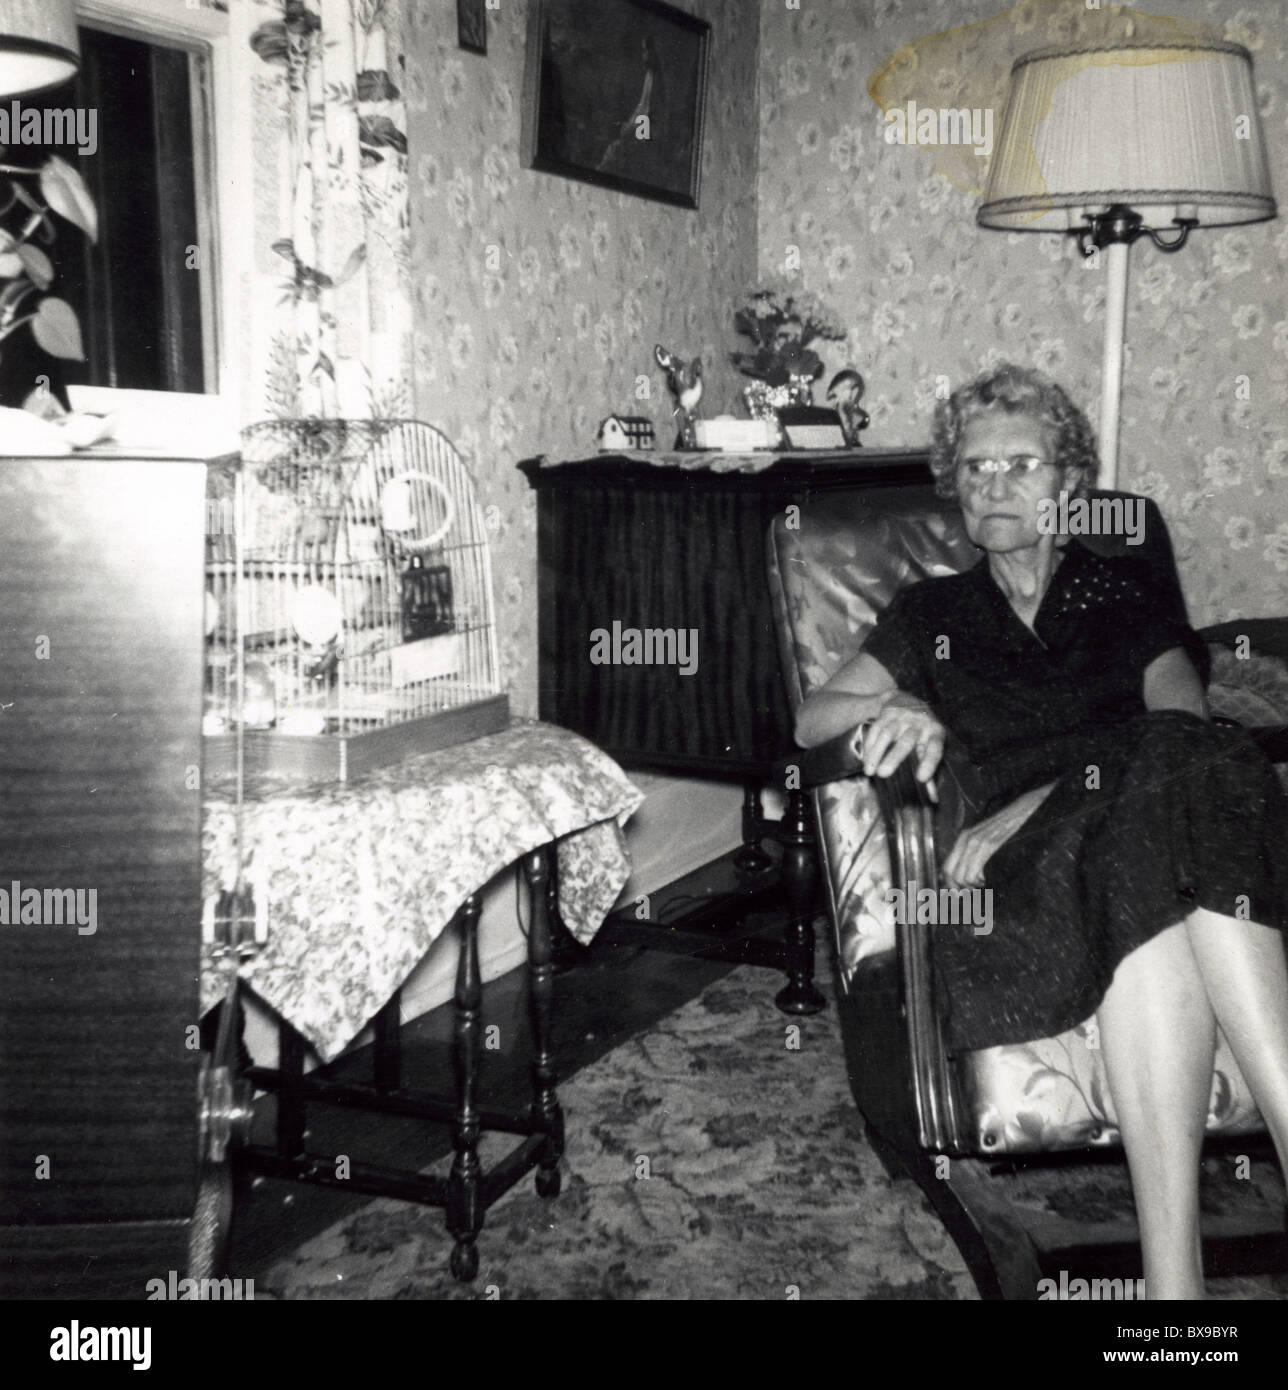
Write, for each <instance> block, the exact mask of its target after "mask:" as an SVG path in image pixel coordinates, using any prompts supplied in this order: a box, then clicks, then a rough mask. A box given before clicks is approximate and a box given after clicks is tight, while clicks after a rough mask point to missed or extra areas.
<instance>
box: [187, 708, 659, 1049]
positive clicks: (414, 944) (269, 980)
mask: <svg viewBox="0 0 1288 1390" xmlns="http://www.w3.org/2000/svg"><path fill="white" fill-rule="evenodd" d="M642 800H643V797H642V796H641V794H640V792H639V791H638V790H637V789H636V788H635V787H634V786H633V785H632V783H631V782H629V781H628V780H627V779H626V776H625V775H624V774H623V772H622V770H621V769H620V768H619V767H618V766H617V764H616V763H615V762H614V761H613V760H612V759H611V758H609V757H608V756H607V755H606V754H604V753H602V752H600V750H599V749H598V748H596V747H595V746H594V745H593V744H591V743H588V742H587V741H586V740H585V739H583V738H581V737H579V736H578V735H576V734H572V733H569V732H568V731H567V730H565V729H559V728H555V727H554V726H553V725H549V724H541V723H537V722H535V721H515V722H514V723H513V724H512V725H511V726H510V727H509V728H508V729H506V730H503V731H502V732H501V733H497V734H491V735H488V736H487V737H485V738H479V739H475V740H473V741H472V742H470V743H464V744H459V745H458V746H456V747H454V748H448V749H443V750H441V751H439V752H435V753H427V754H424V755H421V756H419V757H414V758H407V759H404V760H403V761H401V762H398V763H394V764H391V765H389V766H388V767H384V768H380V769H378V770H376V771H374V772H371V773H369V774H367V775H366V776H364V777H362V778H360V779H358V780H355V781H352V782H349V783H347V784H345V783H337V782H330V783H323V784H313V785H302V784H299V783H292V782H285V781H274V780H270V779H264V780H263V781H262V782H260V783H259V784H258V785H255V786H250V787H248V788H247V790H246V797H245V803H244V808H243V817H242V825H241V834H240V843H241V857H240V863H241V865H242V868H243V876H244V877H243V881H244V883H245V884H246V885H247V886H249V888H250V890H251V893H252V895H253V898H254V903H255V905H256V909H257V910H258V912H259V913H260V914H261V916H262V917H263V919H264V920H265V922H266V925H267V931H268V937H267V941H266V943H265V944H264V945H263V946H262V947H261V949H260V950H259V952H258V953H257V954H256V955H255V956H254V957H253V958H251V959H250V960H248V961H247V962H245V963H244V964H243V966H242V968H241V978H242V980H243V981H244V982H245V983H246V984H247V985H249V986H250V987H251V988H252V989H253V990H254V991H255V993H256V994H257V995H259V997H260V998H261V999H263V1000H264V1001H265V1002H266V1003H267V1004H269V1005H270V1006H271V1007H272V1008H274V1009H275V1010H277V1012H278V1013H279V1014H281V1015H282V1016H283V1017H284V1018H285V1019H287V1021H288V1022H290V1023H291V1024H292V1025H293V1026H294V1027H295V1028H297V1029H298V1030H299V1032H300V1033H301V1034H302V1035H303V1036H304V1038H305V1039H306V1040H307V1041H308V1042H309V1043H311V1044H312V1046H313V1047H314V1048H315V1049H316V1050H317V1052H318V1055H319V1056H320V1057H321V1058H322V1060H323V1061H324V1062H325V1061H330V1060H331V1059H332V1058H333V1057H336V1056H337V1055H338V1054H339V1053H340V1052H342V1051H343V1050H344V1048H345V1046H347V1045H348V1043H349V1042H351V1041H352V1039H353V1038H354V1037H355V1036H356V1035H357V1034H358V1033H359V1032H360V1031H361V1030H362V1028H363V1027H364V1026H365V1025H366V1024H367V1022H368V1021H369V1020H370V1019H371V1017H372V1016H373V1015H374V1014H375V1013H376V1012H377V1011H378V1010H379V1009H380V1008H381V1007H382V1005H383V1004H384V1003H385V1001H386V1000H387V999H388V998H389V997H390V995H392V994H393V992H394V990H395V989H397V988H398V987H399V986H400V985H401V984H402V982H403V981H404V980H405V979H406V978H407V976H408V975H409V974H410V973H411V971H412V969H413V967H414V966H415V965H416V964H417V963H418V962H419V961H420V959H421V957H422V956H423V955H424V954H425V952H426V950H427V949H428V948H429V946H430V944H431V943H432V942H433V941H434V940H435V938H436V937H437V936H438V935H439V934H440V933H441V932H442V931H443V930H444V928H445V927H446V926H447V925H448V923H449V922H450V921H451V920H452V918H453V916H454V915H455V913H456V911H457V909H458V908H459V907H460V906H461V904H462V902H464V900H465V899H466V898H467V897H468V896H469V895H470V894H471V893H473V892H474V891H475V890H476V889H478V888H480V887H482V886H483V884H485V883H486V882H487V881H488V880H489V879H491V878H492V877H494V876H495V875H496V874H497V873H499V872H501V870H503V869H505V868H506V867H507V866H508V865H510V864H513V863H514V862H515V861H516V860H517V859H518V858H520V857H521V856H522V855H524V854H527V853H529V852H531V851H532V850H534V849H538V848H539V847H541V846H542V845H547V844H551V843H554V844H555V845H556V846H557V852H558V883H559V910H560V914H561V916H562V918H563V920H564V922H565V924H566V925H567V927H568V929H569V930H570V931H571V932H572V933H573V935H574V936H575V937H576V938H577V939H578V940H579V941H581V942H583V943H584V942H588V941H589V940H591V938H592V937H593V936H594V935H595V933H596V932H597V931H598V929H599V927H600V925H601V924H602V922H603V920H604V917H605V916H606V915H607V913H608V911H609V909H610V908H611V907H612V905H613V903H614V902H615V901H616V899H617V895H618V893H619V892H620V891H621V888H622V885H623V884H624V883H625V882H626V879H627V877H628V875H629V865H628V862H627V857H626V849H625V844H624V841H623V838H622V833H621V826H622V825H623V824H624V823H625V822H626V820H627V819H628V818H629V817H630V816H631V815H632V814H633V813H634V812H635V810H636V809H637V808H638V807H639V805H640V802H641V801H642ZM238 838H239V837H238V818H237V805H236V798H235V789H234V787H233V786H232V785H231V783H229V784H224V785H213V786H209V787H207V789H206V792H205V807H204V816H203V823H202V852H203V861H204V876H203V888H202V892H203V895H204V897H205V904H206V910H205V917H206V931H205V932H203V937H204V938H205V940H204V942H203V956H202V979H201V1002H202V1008H203V1010H204V1009H207V1008H210V1007H211V1006H212V1005H214V1004H215V1003H217V1002H218V1001H219V999H220V998H222V997H223V994H224V991H225V989H226V988H227V974H226V966H225V963H224V958H223V956H222V955H221V954H220V953H219V952H218V951H217V949H216V947H215V944H214V941H213V924H214V908H215V901H216V899H217V898H218V896H219V894H220V893H221V891H225V892H226V891H231V890H232V889H233V887H234V885H235V884H236V882H237V873H238V865H239V856H238Z"/></svg>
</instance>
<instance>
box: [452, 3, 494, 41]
mask: <svg viewBox="0 0 1288 1390" xmlns="http://www.w3.org/2000/svg"><path fill="white" fill-rule="evenodd" d="M456 43H457V46H458V47H459V48H464V49H466V50H467V51H468V52H470V53H484V54H485V53H486V52H487V10H486V9H485V8H484V0H456Z"/></svg>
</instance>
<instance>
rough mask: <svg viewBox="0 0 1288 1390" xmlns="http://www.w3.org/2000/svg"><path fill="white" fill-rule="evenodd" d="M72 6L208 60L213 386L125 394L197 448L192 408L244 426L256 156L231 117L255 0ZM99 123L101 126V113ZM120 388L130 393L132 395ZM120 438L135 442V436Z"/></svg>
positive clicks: (202, 208)
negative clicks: (245, 286)
mask: <svg viewBox="0 0 1288 1390" xmlns="http://www.w3.org/2000/svg"><path fill="white" fill-rule="evenodd" d="M75 9H76V20H77V23H78V24H89V25H93V26H94V27H97V28H102V29H107V30H110V31H115V32H117V33H120V34H124V35H126V36H129V37H132V38H139V39H143V40H148V41H152V42H160V43H166V44H172V45H175V46H177V47H181V48H186V49H189V50H190V51H194V52H199V53H203V54H204V55H205V57H206V73H205V81H204V82H194V83H193V84H192V100H193V128H194V130H197V131H204V133H205V138H204V139H198V141H197V149H196V151H195V154H196V161H195V167H196V181H197V185H198V186H197V190H196V191H197V200H196V201H197V225H198V229H199V230H198V239H199V242H200V244H201V254H202V261H201V277H202V278H201V304H202V316H203V330H202V337H203V351H202V357H203V367H204V376H205V380H206V390H205V391H204V392H203V393H202V394H201V395H197V396H194V395H188V394H184V393H180V392H173V391H155V392H139V391H131V392H129V393H128V398H130V399H133V400H134V401H136V402H137V400H138V398H140V397H143V398H145V399H153V398H155V402H156V407H157V409H158V411H159V412H160V413H161V414H162V415H163V416H165V417H166V418H170V417H173V418H174V421H175V428H176V444H178V443H179V442H180V440H182V441H183V443H184V446H185V449H186V451H188V452H191V450H192V447H193V442H192V417H191V414H190V413H188V412H189V411H190V410H191V408H192V407H193V406H196V407H198V408H199V409H200V410H201V411H202V413H203V414H204V413H205V411H207V410H208V411H209V412H210V419H211V423H212V426H214V427H216V428H217V426H216V422H222V425H223V430H221V431H220V432H221V433H224V432H226V430H227V429H229V428H232V429H234V430H235V429H236V427H237V426H239V425H240V424H241V423H243V414H242V406H243V402H242V401H241V400H240V390H241V387H240V380H239V374H238V364H237V362H236V359H235V357H234V354H233V353H232V351H231V348H232V335H233V333H234V331H235V326H236V325H237V323H238V322H239V321H240V320H241V317H242V312H243V307H244V306H243V302H242V291H241V274H240V273H239V272H240V270H241V269H244V268H248V267H250V266H251V265H252V264H253V258H254V216H253V213H254V205H253V201H252V197H251V190H252V182H253V180H252V170H253V163H252V153H253V152H252V149H251V122H250V121H249V120H243V121H237V120H235V119H234V118H233V113H234V112H235V111H236V109H237V107H236V102H235V100H234V76H235V74H234V67H233V62H234V59H233V54H234V51H235V48H234V46H235V44H237V43H238V42H239V41H240V44H241V54H242V55H243V56H242V62H243V63H244V62H245V61H246V58H247V57H248V56H249V53H250V50H249V48H248V47H247V44H246V40H247V39H248V38H249V33H248V32H246V33H242V32H241V31H242V30H243V29H245V28H246V26H247V23H248V20H249V15H248V14H247V11H248V10H249V9H250V6H248V5H246V4H245V3H244V0H230V9H229V12H228V13H224V12H222V11H219V10H212V9H189V8H188V6H187V4H185V3H184V0H76V6H75ZM99 122H100V131H101V127H102V113H101V112H100V113H99ZM101 138H102V135H101V134H100V139H101ZM239 171H240V177H238V172H239ZM207 316H208V317H207ZM104 393H107V394H106V395H104ZM110 394H114V393H113V392H112V388H97V389H96V391H95V396H96V397H98V396H100V395H104V399H107V398H108V397H109V396H110ZM121 394H122V399H125V398H126V393H121ZM185 420H186V429H185V428H183V423H184V421H185ZM120 442H121V443H122V444H125V445H128V442H129V441H128V440H126V439H122V440H121V441H120Z"/></svg>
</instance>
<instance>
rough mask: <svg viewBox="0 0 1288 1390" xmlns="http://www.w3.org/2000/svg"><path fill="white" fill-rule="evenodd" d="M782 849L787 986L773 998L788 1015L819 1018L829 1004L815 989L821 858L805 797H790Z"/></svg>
mask: <svg viewBox="0 0 1288 1390" xmlns="http://www.w3.org/2000/svg"><path fill="white" fill-rule="evenodd" d="M778 838H779V840H780V842H781V843H782V846H783V862H782V868H781V873H782V876H783V891H784V893H785V894H786V897H787V911H788V919H787V952H788V962H789V963H788V967H787V984H786V986H785V987H784V988H783V989H781V990H779V992H778V993H777V995H775V997H774V1003H775V1004H777V1005H778V1007H779V1008H780V1009H781V1010H782V1011H783V1013H785V1014H816V1013H818V1012H819V1010H820V1009H823V1008H826V1006H827V1001H826V1000H825V999H824V998H823V996H822V995H821V994H820V993H819V992H818V990H817V989H816V988H815V986H814V904H815V889H816V887H817V884H818V858H817V855H816V852H815V845H814V833H813V830H812V828H811V826H810V817H809V803H808V801H807V800H806V797H805V793H804V792H800V791H792V792H788V793H787V806H786V809H785V810H784V811H783V818H782V820H781V822H780V823H779V826H778Z"/></svg>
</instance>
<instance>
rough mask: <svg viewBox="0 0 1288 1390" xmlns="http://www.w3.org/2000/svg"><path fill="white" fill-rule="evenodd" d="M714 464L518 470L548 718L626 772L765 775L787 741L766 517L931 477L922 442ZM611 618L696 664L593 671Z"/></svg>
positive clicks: (634, 461)
mask: <svg viewBox="0 0 1288 1390" xmlns="http://www.w3.org/2000/svg"><path fill="white" fill-rule="evenodd" d="M711 457H712V460H713V461H712V463H710V464H706V463H705V462H701V461H700V462H699V464H698V466H693V465H694V464H695V460H694V456H692V455H689V456H687V457H685V456H657V455H643V456H635V457H631V456H628V455H617V454H613V455H603V454H601V455H599V456H597V457H595V458H589V459H583V460H575V461H570V462H566V463H560V464H557V465H552V464H549V463H543V461H542V460H541V459H528V460H525V461H524V462H523V463H522V464H520V465H519V466H520V467H521V468H522V469H523V471H524V473H525V474H526V475H527V478H528V481H529V482H530V483H531V485H532V486H533V487H534V488H535V489H536V491H537V507H538V512H537V517H538V521H537V525H538V532H537V535H538V540H537V554H538V565H539V604H540V650H541V666H540V702H541V704H540V708H541V717H542V718H543V719H548V720H550V721H551V722H552V723H555V724H562V725H563V726H564V727H566V728H569V729H574V730H576V731H577V732H578V733H581V734H584V735H585V736H586V737H587V738H589V739H591V740H592V741H594V742H595V743H597V744H599V746H600V747H602V748H603V749H605V750H606V751H607V752H608V753H611V754H612V755H613V757H615V758H617V759H618V760H619V761H620V762H622V763H623V764H624V765H625V766H627V767H647V768H656V769H660V770H671V771H677V772H684V773H688V774H690V775H707V776H717V777H733V778H739V779H745V778H763V777H765V776H766V775H767V773H768V771H769V769H770V767H771V766H772V764H773V763H774V762H775V761H776V760H777V759H778V758H780V757H782V756H784V755H785V754H787V753H788V752H790V751H791V749H792V747H793V744H792V740H791V721H790V717H789V714H788V710H787V702H786V698H785V696H784V693H783V681H782V675H781V672H780V669H779V661H778V647H777V642H776V639H775V636H774V625H773V616H772V614H771V612H770V608H769V597H768V590H767V587H766V583H765V536H766V534H767V532H768V528H769V524H770V521H771V520H772V519H773V517H774V516H775V514H778V513H780V512H782V510H783V509H784V508H786V507H788V506H790V505H792V504H796V505H803V504H804V503H806V502H808V501H809V499H810V498H811V497H815V496H818V495H819V494H820V493H823V492H828V491H835V490H838V489H840V490H850V491H853V490H863V489H867V488H889V487H901V486H906V485H908V484H924V483H927V482H929V481H930V472H929V468H928V466H927V462H926V458H927V456H926V453H925V451H924V450H896V451H878V450H875V449H857V450H852V451H848V452H846V453H841V454H832V453H812V454H805V453H797V454H783V455H780V456H778V458H777V459H776V460H775V462H774V463H773V464H772V466H770V467H769V468H766V469H763V470H762V471H759V472H754V473H751V472H737V471H730V472H722V471H717V470H718V469H719V467H720V464H721V462H722V460H721V459H720V458H719V456H711ZM662 460H666V461H662ZM681 463H683V465H684V466H680V464H681ZM614 624H617V625H618V627H617V631H618V632H619V633H625V632H626V631H627V630H628V629H636V630H639V631H643V630H645V629H653V630H658V629H662V630H667V629H670V630H672V631H676V632H678V631H679V630H680V629H683V630H685V631H686V632H691V633H696V656H697V662H696V669H695V670H694V671H693V672H692V673H691V674H688V675H685V674H683V673H682V672H681V670H680V668H679V665H678V664H667V663H662V664H636V663H630V662H617V663H614V664H597V663H596V662H594V661H592V634H593V633H595V632H597V631H601V630H602V631H603V632H605V633H607V634H609V636H610V638H611V636H612V634H613V632H614ZM620 646H621V644H620V643H619V644H618V650H619V651H620ZM655 654H656V653H655Z"/></svg>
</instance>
